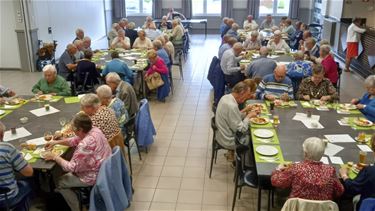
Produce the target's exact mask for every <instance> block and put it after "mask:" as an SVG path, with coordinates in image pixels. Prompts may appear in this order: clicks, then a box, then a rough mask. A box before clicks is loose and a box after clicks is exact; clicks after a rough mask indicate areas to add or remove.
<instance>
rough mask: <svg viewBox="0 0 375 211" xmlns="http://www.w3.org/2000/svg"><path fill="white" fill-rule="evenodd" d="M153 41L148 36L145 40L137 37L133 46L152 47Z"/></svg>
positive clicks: (139, 47) (140, 47)
mask: <svg viewBox="0 0 375 211" xmlns="http://www.w3.org/2000/svg"><path fill="white" fill-rule="evenodd" d="M152 47H153V46H152V42H151V40H150V39H149V38H148V37H145V39H144V40H141V38H139V37H137V39H135V41H134V43H133V48H138V49H151V48H152Z"/></svg>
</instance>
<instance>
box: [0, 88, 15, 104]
mask: <svg viewBox="0 0 375 211" xmlns="http://www.w3.org/2000/svg"><path fill="white" fill-rule="evenodd" d="M15 95H16V93H15V92H14V91H13V90H11V89H9V88H6V87H4V86H1V85H0V105H1V104H3V103H5V100H4V99H3V97H13V96H15Z"/></svg>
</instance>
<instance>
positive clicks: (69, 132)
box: [61, 124, 75, 138]
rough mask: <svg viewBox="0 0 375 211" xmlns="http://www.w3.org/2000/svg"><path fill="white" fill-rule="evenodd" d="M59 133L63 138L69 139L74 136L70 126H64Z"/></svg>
mask: <svg viewBox="0 0 375 211" xmlns="http://www.w3.org/2000/svg"><path fill="white" fill-rule="evenodd" d="M61 133H62V134H63V137H64V138H70V137H73V136H75V133H74V131H73V128H72V125H71V124H66V125H65V126H64V127H63V129H62V130H61Z"/></svg>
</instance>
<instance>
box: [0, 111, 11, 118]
mask: <svg viewBox="0 0 375 211" xmlns="http://www.w3.org/2000/svg"><path fill="white" fill-rule="evenodd" d="M0 110H1V109H0ZM4 111H5V113H4V114H2V115H0V119H2V118H4V117H5V116H6V115H8V114H10V113H12V112H13V110H4Z"/></svg>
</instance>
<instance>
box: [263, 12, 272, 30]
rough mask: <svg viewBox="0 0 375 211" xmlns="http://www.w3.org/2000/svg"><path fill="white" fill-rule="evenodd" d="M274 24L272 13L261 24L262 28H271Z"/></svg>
mask: <svg viewBox="0 0 375 211" xmlns="http://www.w3.org/2000/svg"><path fill="white" fill-rule="evenodd" d="M273 26H275V22H274V21H273V20H272V15H270V14H268V15H267V16H266V19H265V20H263V22H262V24H260V30H263V29H271V28H272V27H273Z"/></svg>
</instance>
